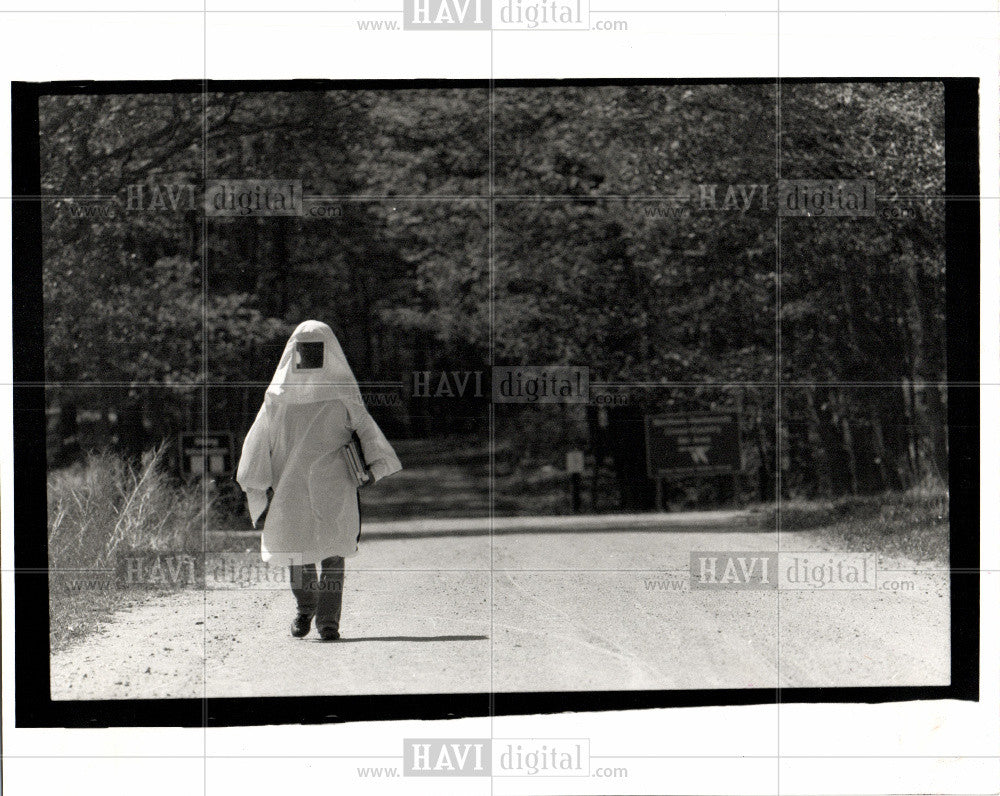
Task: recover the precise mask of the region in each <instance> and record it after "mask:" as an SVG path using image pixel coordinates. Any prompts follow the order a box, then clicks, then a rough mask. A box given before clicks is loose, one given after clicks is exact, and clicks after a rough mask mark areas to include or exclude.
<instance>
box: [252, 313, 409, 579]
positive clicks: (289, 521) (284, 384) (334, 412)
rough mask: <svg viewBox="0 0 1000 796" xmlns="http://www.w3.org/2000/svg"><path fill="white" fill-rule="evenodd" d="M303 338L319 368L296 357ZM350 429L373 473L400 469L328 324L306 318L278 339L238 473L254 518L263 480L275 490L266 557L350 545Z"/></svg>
mask: <svg viewBox="0 0 1000 796" xmlns="http://www.w3.org/2000/svg"><path fill="white" fill-rule="evenodd" d="M300 342H303V343H310V342H311V343H315V342H322V343H323V366H322V367H321V368H308V369H301V368H299V367H298V365H299V354H298V351H297V348H296V346H297V344H298V343H300ZM352 431H357V433H358V438H359V439H360V440H361V447H362V450H363V451H364V454H365V458H366V460H367V462H368V465H369V468H370V470H371V473H372V475H373V476H374V478H375V480H376V481H378V480H381V479H382V478H385V477H386V476H387V475H392V474H393V473H396V472H399V470H401V469H402V465H400V463H399V459H398V458H396V454H395V452H394V451H393V449H392V446H391V445H390V444H389V441H388V440H387V439H386V438H385V435H384V434H383V433H382V431H381V429H379V427H378V426H377V425H376V423H375V421H374V420H372V418H371V416H370V415H369V414H368V410H367V409H365V405H364V402H363V401H362V398H361V391H360V390H359V389H358V383H357V381H356V380H355V378H354V374H353V373H352V372H351V367H350V365H348V364H347V358H346V357H345V356H344V352H343V350H342V349H341V347H340V343H339V342H337V338H336V337H335V336H334V334H333V330H332V329H330V327H329V326H327V325H326V324H325V323H320V322H319V321H305V322H304V323H301V324H299V326H298V328H296V329H295V331H294V332H293V333H292V336H291V337H290V338H289V340H288V343H287V344H286V345H285V350H284V353H282V355H281V361H280V362H279V363H278V369H277V370H276V371H275V373H274V378H273V379H271V385H270V386H269V387H268V388H267V392H266V393H265V395H264V403H263V405H262V406H261V407H260V411H259V412H258V413H257V419H256V420H254V422H253V426H251V428H250V431H249V432H248V433H247V436H246V440H245V441H244V442H243V453H242V455H241V456H240V465H239V468H238V470H237V473H236V480H237V481H238V482H239V485H240V487H241V488H242V489H243V491H244V492H245V493H246V496H247V502H248V504H249V507H250V518H251V520H252V521H253V524H254V527H255V528H256V527H257V522H258V520H259V519H260V515H261V514H262V513H263V512H264V509H265V508H267V490H268V488H271V489H273V490H274V495H273V497H272V499H271V506H270V508H269V509H268V512H267V518H266V519H265V521H264V530H263V533H262V534H261V540H260V541H261V544H260V553H261V558H263V559H264V561H269V560H270V559H271V557H272V556H274V555H276V554H282V556H283V557H288V556H291V557H294V558H295V559H299V557H301V561H300V563H302V564H310V563H317V562H319V561H322V560H323V559H324V558H328V557H330V556H345V557H346V556H353V555H355V554H356V553H357V551H358V539H359V537H360V533H361V525H360V518H359V516H358V499H357V487H356V485H355V483H354V481H353V479H352V478H351V477H350V475H349V473H348V471H347V465H346V463H345V462H344V460H343V456H342V455H341V452H340V449H341V448H342V447H343V446H344V445H346V444H347V443H348V441H350V439H351V432H352ZM297 563H299V561H297Z"/></svg>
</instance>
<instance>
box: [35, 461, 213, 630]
mask: <svg viewBox="0 0 1000 796" xmlns="http://www.w3.org/2000/svg"><path fill="white" fill-rule="evenodd" d="M212 512H213V506H212V501H211V499H208V498H206V495H205V493H204V492H203V489H202V487H201V485H199V484H195V485H192V486H188V485H181V484H177V483H175V482H174V481H173V479H171V478H170V476H169V475H168V474H167V473H166V471H165V470H164V467H163V450H162V448H161V449H158V450H155V451H150V452H148V453H147V454H146V455H145V456H144V457H143V462H142V464H141V465H133V464H130V463H129V462H127V461H125V460H123V459H122V458H120V457H119V456H117V455H115V454H113V453H107V452H104V453H94V454H90V455H89V456H88V457H87V460H86V461H85V462H83V463H81V464H77V465H74V466H72V467H69V468H66V469H64V470H58V471H55V472H52V473H50V474H49V477H48V542H49V621H50V634H49V640H50V645H51V648H52V649H58V648H60V647H63V646H65V645H66V644H67V643H69V642H70V641H72V640H74V639H77V638H81V637H83V636H85V635H86V634H88V633H90V632H93V630H95V629H96V628H97V626H98V625H99V624H100V622H101V621H102V620H103V619H105V618H106V617H107V616H108V615H109V614H110V613H111V612H112V611H114V610H116V609H117V608H120V607H122V606H123V605H125V604H127V603H129V602H130V601H134V600H135V599H136V598H137V597H138V596H139V595H138V594H137V593H136V592H134V591H131V590H124V589H122V588H120V587H119V585H118V584H117V583H116V579H115V574H114V569H115V564H116V561H117V560H118V559H119V558H120V557H121V556H123V555H127V554H132V553H146V552H153V551H160V552H167V551H178V552H181V551H182V552H188V553H195V552H200V551H201V550H202V539H203V529H204V527H205V524H206V523H207V522H211V521H213V517H212Z"/></svg>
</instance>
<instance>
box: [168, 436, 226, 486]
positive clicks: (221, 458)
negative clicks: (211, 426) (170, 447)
mask: <svg viewBox="0 0 1000 796" xmlns="http://www.w3.org/2000/svg"><path fill="white" fill-rule="evenodd" d="M178 449H179V450H180V467H181V476H182V477H184V478H194V477H196V476H209V477H215V476H224V475H230V474H231V473H232V472H233V435H232V434H231V433H230V432H228V431H209V432H206V433H204V434H202V433H200V432H186V433H182V434H180V435H179V440H178Z"/></svg>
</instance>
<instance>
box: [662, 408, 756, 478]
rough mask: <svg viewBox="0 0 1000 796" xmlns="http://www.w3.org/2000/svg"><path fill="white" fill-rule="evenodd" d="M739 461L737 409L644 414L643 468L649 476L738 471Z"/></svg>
mask: <svg viewBox="0 0 1000 796" xmlns="http://www.w3.org/2000/svg"><path fill="white" fill-rule="evenodd" d="M742 461H743V460H742V455H741V453H740V419H739V415H738V414H737V413H736V412H689V413H684V414H672V415H648V416H647V417H646V471H647V473H648V474H649V477H650V478H654V479H658V478H665V477H667V476H671V475H720V474H725V473H738V472H740V470H741V469H742Z"/></svg>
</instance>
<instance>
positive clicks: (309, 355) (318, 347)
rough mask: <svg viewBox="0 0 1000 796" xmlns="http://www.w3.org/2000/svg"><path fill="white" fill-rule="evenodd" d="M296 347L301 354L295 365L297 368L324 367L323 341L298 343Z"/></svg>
mask: <svg viewBox="0 0 1000 796" xmlns="http://www.w3.org/2000/svg"><path fill="white" fill-rule="evenodd" d="M296 349H297V351H298V354H299V361H298V364H296V366H295V368H296V370H305V369H307V368H321V367H323V344H322V343H297V344H296Z"/></svg>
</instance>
